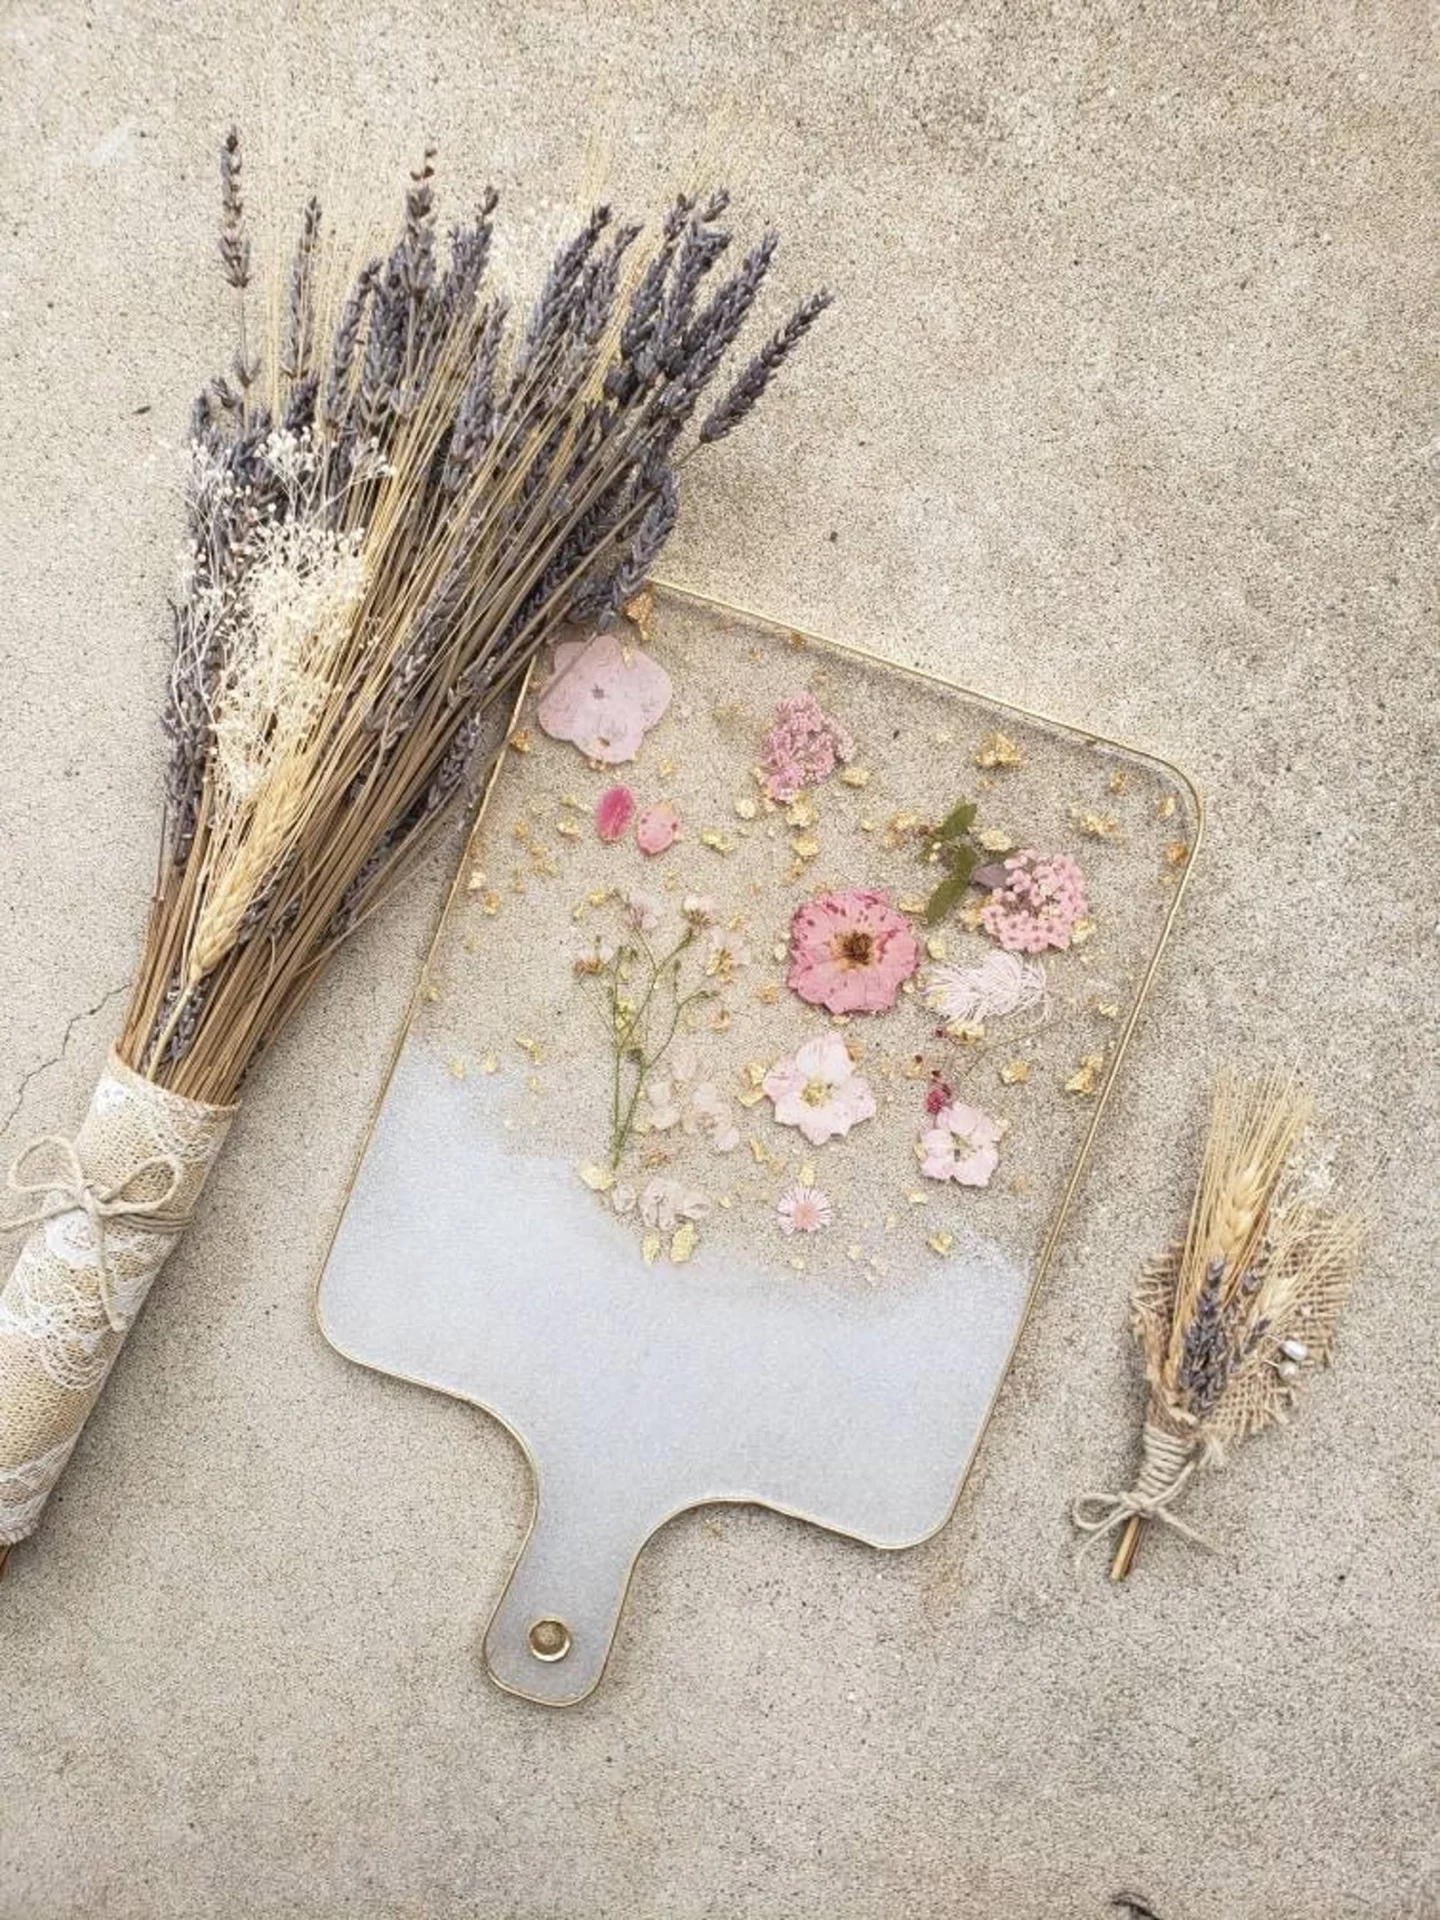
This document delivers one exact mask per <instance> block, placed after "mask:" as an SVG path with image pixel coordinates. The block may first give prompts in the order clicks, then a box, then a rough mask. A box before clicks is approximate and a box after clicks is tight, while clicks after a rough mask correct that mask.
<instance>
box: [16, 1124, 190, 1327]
mask: <svg viewBox="0 0 1440 1920" xmlns="http://www.w3.org/2000/svg"><path fill="white" fill-rule="evenodd" d="M46 1147H53V1148H54V1149H55V1151H56V1152H57V1153H58V1154H59V1155H60V1157H61V1159H62V1160H63V1162H64V1168H63V1170H62V1171H61V1172H60V1173H58V1174H53V1173H52V1174H48V1175H42V1176H41V1177H39V1178H37V1179H29V1180H27V1179H26V1178H25V1177H24V1174H25V1168H26V1165H27V1163H28V1162H29V1161H30V1160H32V1159H33V1158H34V1156H35V1155H36V1154H37V1153H39V1152H41V1151H43V1150H44V1149H45V1148H46ZM154 1172H161V1173H166V1174H168V1175H169V1176H170V1177H169V1181H168V1183H167V1185H166V1188H165V1191H164V1192H163V1193H159V1194H156V1195H155V1197H154V1198H153V1199H143V1198H129V1199H127V1198H126V1195H127V1193H129V1191H130V1189H131V1188H133V1186H134V1184H135V1182H136V1181H137V1180H139V1179H140V1178H141V1177H142V1176H143V1175H145V1174H147V1173H154ZM184 1178H185V1169H184V1167H182V1166H181V1164H180V1162H179V1160H177V1159H176V1157H175V1155H174V1154H173V1153H155V1154H151V1156H150V1157H149V1159H147V1160H141V1161H138V1162H137V1163H136V1165H134V1166H133V1167H132V1168H131V1169H130V1171H129V1172H128V1173H127V1174H126V1176H125V1178H124V1179H123V1180H121V1181H119V1182H118V1183H117V1184H116V1185H115V1186H113V1187H100V1186H97V1185H96V1184H95V1182H94V1181H93V1180H91V1178H90V1177H89V1175H88V1174H87V1173H86V1171H85V1169H84V1167H83V1166H82V1165H81V1163H80V1154H79V1150H78V1149H77V1147H76V1145H75V1142H74V1141H73V1140H67V1139H66V1138H65V1136H64V1135H63V1134H59V1133H42V1134H37V1135H36V1137H35V1138H34V1139H33V1140H31V1141H30V1142H29V1144H28V1145H27V1146H24V1147H22V1148H21V1149H20V1152H19V1153H18V1154H17V1155H16V1156H15V1159H14V1160H13V1161H12V1162H11V1164H10V1171H9V1173H8V1174H7V1175H6V1184H7V1186H8V1187H9V1189H10V1191H11V1193H18V1194H20V1195H21V1196H22V1197H25V1198H29V1199H31V1200H32V1201H34V1205H32V1206H31V1207H30V1209H29V1210H28V1211H27V1212H24V1213H17V1214H12V1215H11V1217H10V1218H9V1219H8V1220H0V1233H10V1232H13V1231H14V1230H16V1229H17V1228H20V1227H38V1226H41V1225H43V1224H44V1222H45V1221H47V1220H55V1219H58V1218H59V1217H60V1215H61V1214H65V1213H83V1214H84V1215H85V1218H86V1219H87V1220H88V1221H89V1222H90V1234H91V1238H92V1239H93V1240H94V1242H95V1259H96V1262H97V1264H98V1266H99V1269H100V1304H101V1306H102V1307H103V1308H104V1309H105V1318H106V1320H107V1322H108V1323H109V1325H110V1328H111V1330H112V1331H113V1332H115V1333H128V1332H129V1330H130V1322H129V1320H128V1319H127V1318H126V1317H125V1315H124V1314H123V1313H121V1312H120V1310H119V1308H118V1307H117V1306H116V1305H115V1300H114V1296H113V1294H112V1292H111V1284H110V1265H109V1262H108V1261H107V1259H106V1257H105V1222H106V1221H107V1220H133V1221H135V1222H136V1224H137V1225H143V1226H145V1227H148V1228H149V1229H150V1231H151V1232H153V1233H180V1232H181V1231H182V1230H183V1229H184V1227H185V1224H186V1222H187V1220H188V1219H189V1215H188V1214H187V1213H183V1212H180V1211H178V1210H172V1208H171V1206H170V1203H171V1201H172V1200H173V1199H174V1198H175V1195H176V1194H177V1193H178V1192H179V1191H180V1187H181V1184H182V1183H183V1181H184Z"/></svg>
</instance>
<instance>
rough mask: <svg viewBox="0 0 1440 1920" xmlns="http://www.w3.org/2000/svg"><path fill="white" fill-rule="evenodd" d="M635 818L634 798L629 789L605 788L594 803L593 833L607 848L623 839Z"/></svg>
mask: <svg viewBox="0 0 1440 1920" xmlns="http://www.w3.org/2000/svg"><path fill="white" fill-rule="evenodd" d="M634 818H635V796H634V794H633V793H632V792H631V791H630V789H629V787H607V788H606V789H605V791H604V793H602V794H601V796H600V798H599V799H598V800H597V801H596V802H595V831H596V832H597V833H598V834H599V836H600V838H601V839H602V840H603V841H604V842H605V843H606V845H607V846H613V845H614V843H615V842H616V841H617V840H620V839H623V837H624V835H625V833H626V831H627V829H628V828H629V825H630V822H631V821H632V820H633V819H634Z"/></svg>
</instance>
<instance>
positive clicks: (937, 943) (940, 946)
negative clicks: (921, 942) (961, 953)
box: [925, 933, 948, 960]
mask: <svg viewBox="0 0 1440 1920" xmlns="http://www.w3.org/2000/svg"><path fill="white" fill-rule="evenodd" d="M925 951H926V953H928V954H929V956H930V958H931V959H932V960H943V959H944V958H945V956H946V953H947V952H948V949H947V947H946V945H945V936H944V934H943V933H935V934H932V935H931V936H930V938H929V939H928V940H927V941H926V942H925Z"/></svg>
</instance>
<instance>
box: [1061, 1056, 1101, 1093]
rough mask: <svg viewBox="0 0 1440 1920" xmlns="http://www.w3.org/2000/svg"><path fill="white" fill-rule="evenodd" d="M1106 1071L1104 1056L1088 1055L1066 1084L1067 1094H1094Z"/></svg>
mask: <svg viewBox="0 0 1440 1920" xmlns="http://www.w3.org/2000/svg"><path fill="white" fill-rule="evenodd" d="M1104 1071H1105V1056H1104V1054H1103V1053H1087V1054H1086V1056H1085V1058H1084V1059H1083V1060H1082V1061H1081V1062H1080V1065H1079V1066H1078V1067H1077V1068H1076V1070H1075V1072H1074V1073H1072V1074H1071V1076H1070V1078H1069V1079H1068V1080H1067V1081H1066V1082H1065V1091H1066V1093H1083V1094H1090V1093H1094V1092H1095V1091H1096V1089H1097V1088H1098V1087H1099V1085H1100V1076H1101V1074H1102V1073H1103V1072H1104Z"/></svg>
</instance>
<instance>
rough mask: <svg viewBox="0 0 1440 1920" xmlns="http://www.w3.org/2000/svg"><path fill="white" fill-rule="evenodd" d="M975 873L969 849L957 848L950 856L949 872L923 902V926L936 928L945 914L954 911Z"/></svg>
mask: <svg viewBox="0 0 1440 1920" xmlns="http://www.w3.org/2000/svg"><path fill="white" fill-rule="evenodd" d="M974 871H975V855H974V853H973V852H972V851H971V849H970V848H969V847H959V848H957V849H956V850H955V852H954V853H953V854H952V855H951V860H950V871H949V873H947V874H946V876H945V878H944V879H943V880H942V881H941V882H940V884H939V886H938V887H936V889H935V891H934V892H933V893H932V894H931V896H930V898H929V899H928V900H927V901H926V902H925V924H926V926H927V927H934V926H938V925H939V924H940V922H941V921H942V920H943V919H944V918H945V917H946V915H947V914H949V913H951V912H953V911H954V909H955V907H956V906H957V905H958V904H959V901H960V897H961V895H962V894H963V893H964V891H965V889H966V888H967V887H968V886H969V884H970V876H971V874H972V873H973V872H974Z"/></svg>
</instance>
